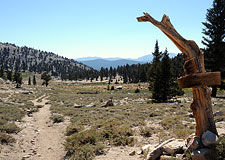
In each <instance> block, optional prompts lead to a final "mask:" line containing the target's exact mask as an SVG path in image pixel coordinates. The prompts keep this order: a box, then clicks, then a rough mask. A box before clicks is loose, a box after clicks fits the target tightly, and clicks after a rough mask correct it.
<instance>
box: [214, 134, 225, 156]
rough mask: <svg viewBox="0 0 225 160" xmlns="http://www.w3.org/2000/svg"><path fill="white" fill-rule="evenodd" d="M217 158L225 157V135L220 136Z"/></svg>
mask: <svg viewBox="0 0 225 160" xmlns="http://www.w3.org/2000/svg"><path fill="white" fill-rule="evenodd" d="M216 151H217V159H218V160H222V159H223V158H224V157H225V136H222V137H220V138H219V143H218V145H217V146H216Z"/></svg>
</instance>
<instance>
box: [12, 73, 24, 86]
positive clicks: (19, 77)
mask: <svg viewBox="0 0 225 160" xmlns="http://www.w3.org/2000/svg"><path fill="white" fill-rule="evenodd" d="M13 80H14V81H15V82H16V88H20V87H21V84H22V74H21V73H19V72H15V73H14V76H13Z"/></svg>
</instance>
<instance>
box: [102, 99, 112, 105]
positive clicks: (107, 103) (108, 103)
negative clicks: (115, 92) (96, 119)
mask: <svg viewBox="0 0 225 160" xmlns="http://www.w3.org/2000/svg"><path fill="white" fill-rule="evenodd" d="M108 106H114V104H113V101H112V99H109V100H108V101H107V102H106V104H105V105H103V106H102V107H108Z"/></svg>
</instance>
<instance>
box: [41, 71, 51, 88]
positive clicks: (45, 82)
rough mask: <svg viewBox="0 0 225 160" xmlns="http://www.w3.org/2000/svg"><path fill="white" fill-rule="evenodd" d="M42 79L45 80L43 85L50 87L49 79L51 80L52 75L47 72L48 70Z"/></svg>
mask: <svg viewBox="0 0 225 160" xmlns="http://www.w3.org/2000/svg"><path fill="white" fill-rule="evenodd" d="M41 79H43V80H44V81H43V83H42V85H45V86H46V87H48V84H49V81H50V80H51V76H50V75H49V74H47V73H46V72H44V73H42V75H41Z"/></svg>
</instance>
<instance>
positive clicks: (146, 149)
mask: <svg viewBox="0 0 225 160" xmlns="http://www.w3.org/2000/svg"><path fill="white" fill-rule="evenodd" d="M154 148H155V146H154V145H151V144H147V145H145V146H143V147H142V148H141V153H142V154H145V153H146V152H148V151H151V150H153V149H154Z"/></svg>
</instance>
